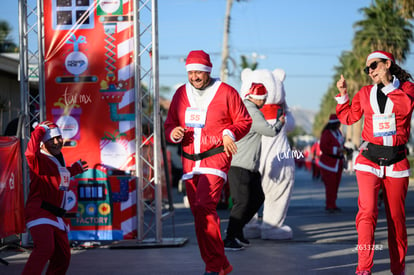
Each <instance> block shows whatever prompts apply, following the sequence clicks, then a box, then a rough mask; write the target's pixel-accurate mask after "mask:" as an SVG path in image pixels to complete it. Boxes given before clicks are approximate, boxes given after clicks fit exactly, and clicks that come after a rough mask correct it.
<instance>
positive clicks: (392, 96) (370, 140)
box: [336, 51, 414, 275]
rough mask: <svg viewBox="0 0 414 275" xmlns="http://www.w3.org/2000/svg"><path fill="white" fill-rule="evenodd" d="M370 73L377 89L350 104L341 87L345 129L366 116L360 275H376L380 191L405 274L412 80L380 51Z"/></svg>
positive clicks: (393, 258)
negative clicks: (375, 234)
mask: <svg viewBox="0 0 414 275" xmlns="http://www.w3.org/2000/svg"><path fill="white" fill-rule="evenodd" d="M366 66H367V67H366V68H365V69H364V71H365V73H366V74H368V75H369V76H370V77H371V79H372V81H373V85H368V86H364V87H362V89H361V90H360V91H359V92H358V93H356V94H355V96H354V98H353V99H352V103H351V104H350V103H349V97H348V94H347V85H346V81H345V78H344V77H343V76H342V75H341V78H340V79H339V80H338V82H337V88H338V90H339V92H340V93H339V95H337V96H336V100H337V102H338V105H337V107H336V113H337V115H338V118H339V120H340V121H341V122H342V123H343V124H347V125H351V124H353V123H355V122H357V121H358V120H359V119H361V117H362V116H364V128H363V130H362V139H363V144H362V146H361V147H360V154H359V155H358V157H357V159H356V165H355V167H354V169H355V170H356V177H357V181H358V188H359V197H358V206H359V211H358V214H357V217H356V228H357V231H358V246H357V251H358V266H357V269H356V271H357V274H371V268H372V266H373V256H374V250H375V249H378V247H377V246H376V245H375V240H374V232H375V228H376V225H377V217H378V204H377V201H378V192H379V190H380V188H382V189H383V191H384V203H385V211H386V215H387V225H388V246H389V253H390V263H391V272H392V274H394V275H401V274H405V256H406V253H407V230H406V224H405V199H406V195H407V188H408V180H409V179H408V177H409V175H410V165H409V162H408V160H407V158H406V154H407V150H406V144H407V142H408V139H409V136H410V122H411V114H412V111H413V107H414V84H413V83H412V82H410V81H409V80H410V79H411V80H412V79H413V78H412V76H411V75H410V74H409V73H407V72H406V71H405V70H403V69H402V68H401V67H400V66H398V65H397V64H395V59H394V56H393V55H392V54H391V53H388V52H385V51H375V52H372V53H370V54H369V55H368V57H367V59H366Z"/></svg>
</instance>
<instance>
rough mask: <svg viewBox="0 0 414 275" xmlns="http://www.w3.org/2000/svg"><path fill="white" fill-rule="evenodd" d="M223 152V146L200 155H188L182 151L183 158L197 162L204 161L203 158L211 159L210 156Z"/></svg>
mask: <svg viewBox="0 0 414 275" xmlns="http://www.w3.org/2000/svg"><path fill="white" fill-rule="evenodd" d="M223 152H224V146H223V145H221V146H220V147H216V148H213V149H210V150H208V151H205V152H203V153H200V154H188V153H186V152H184V151H183V157H185V158H186V159H190V160H194V161H197V160H202V159H205V158H208V157H211V156H214V155H217V154H220V153H223Z"/></svg>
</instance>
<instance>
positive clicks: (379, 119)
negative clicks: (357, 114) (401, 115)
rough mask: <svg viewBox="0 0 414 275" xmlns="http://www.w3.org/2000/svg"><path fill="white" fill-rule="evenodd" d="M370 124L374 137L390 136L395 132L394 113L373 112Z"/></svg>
mask: <svg viewBox="0 0 414 275" xmlns="http://www.w3.org/2000/svg"><path fill="white" fill-rule="evenodd" d="M372 126H373V130H374V137H383V136H392V135H395V134H396V133H397V130H396V127H395V114H394V113H393V114H373V115H372Z"/></svg>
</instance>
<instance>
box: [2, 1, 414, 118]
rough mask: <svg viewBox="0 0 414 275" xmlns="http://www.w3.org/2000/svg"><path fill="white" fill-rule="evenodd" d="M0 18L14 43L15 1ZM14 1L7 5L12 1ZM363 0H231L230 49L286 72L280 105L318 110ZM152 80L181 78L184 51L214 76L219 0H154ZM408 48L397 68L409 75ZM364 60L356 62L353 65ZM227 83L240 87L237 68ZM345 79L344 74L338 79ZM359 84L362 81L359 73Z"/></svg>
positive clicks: (412, 61)
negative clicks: (207, 64) (155, 74)
mask: <svg viewBox="0 0 414 275" xmlns="http://www.w3.org/2000/svg"><path fill="white" fill-rule="evenodd" d="M4 2H6V3H3V5H2V9H1V10H0V19H2V20H6V21H8V22H9V23H10V24H11V25H12V27H13V30H14V32H13V37H14V38H15V39H16V41H17V40H18V4H17V2H18V1H4ZM13 2H15V3H13ZM370 3H371V0H349V1H342V0H314V1H309V0H291V1H279V0H249V1H243V2H236V1H235V2H234V4H233V10H232V21H231V34H230V45H229V46H230V54H231V57H232V58H233V59H234V60H235V61H236V62H237V63H239V62H240V56H241V55H246V56H252V54H254V53H256V54H257V55H258V56H259V57H260V58H259V59H258V62H259V68H261V69H270V70H273V69H275V68H281V69H283V70H285V71H286V80H285V89H286V94H287V102H288V105H289V106H291V107H293V106H300V107H302V108H306V109H311V110H318V109H319V105H320V102H321V99H322V96H323V95H324V94H325V93H326V91H327V89H328V87H329V86H330V85H331V84H332V83H334V82H336V80H334V79H332V76H333V73H334V67H335V66H338V65H339V62H338V58H339V56H340V55H341V53H342V52H344V51H347V50H351V49H352V46H351V43H352V39H353V36H354V31H355V30H354V28H353V24H354V23H355V22H356V21H358V20H362V19H363V17H362V14H361V12H360V11H359V10H360V9H361V8H363V7H367V6H369V5H370ZM158 8H159V14H158V20H159V29H158V32H159V55H160V62H159V65H160V74H159V76H160V85H161V86H170V87H172V90H173V87H175V86H176V85H178V84H181V83H184V82H185V81H186V72H185V68H184V63H183V59H184V58H185V57H186V55H187V54H188V52H189V51H191V50H198V49H203V50H205V51H206V52H208V53H210V54H211V58H212V62H213V71H212V75H213V76H215V77H218V76H219V73H220V58H221V55H220V52H221V48H222V39H223V29H224V15H225V10H226V0H159V1H158ZM413 47H414V45H412V47H411V54H410V55H409V56H408V59H407V60H408V62H406V64H400V65H402V66H403V67H404V68H405V69H406V70H408V71H409V72H410V73H411V74H413V75H414V58H413V57H414V54H413V52H414V50H413ZM363 66H364V64H361V69H362V67H363ZM232 71H233V72H234V76H232V77H231V78H229V80H228V82H229V83H230V84H231V85H233V86H234V87H235V88H236V89H239V88H240V81H239V79H240V77H239V73H240V69H239V68H235V69H234V68H232ZM345 77H346V76H345ZM367 83H369V79H368V78H367Z"/></svg>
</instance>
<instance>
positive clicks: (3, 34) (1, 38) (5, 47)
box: [0, 20, 17, 52]
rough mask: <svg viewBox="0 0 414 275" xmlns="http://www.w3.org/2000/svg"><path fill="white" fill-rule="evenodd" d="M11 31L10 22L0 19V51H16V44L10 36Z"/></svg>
mask: <svg viewBox="0 0 414 275" xmlns="http://www.w3.org/2000/svg"><path fill="white" fill-rule="evenodd" d="M11 31H12V28H11V26H10V24H9V23H8V22H7V21H3V20H0V52H17V46H16V44H15V43H14V42H13V41H12V39H11V37H10V33H11Z"/></svg>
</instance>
